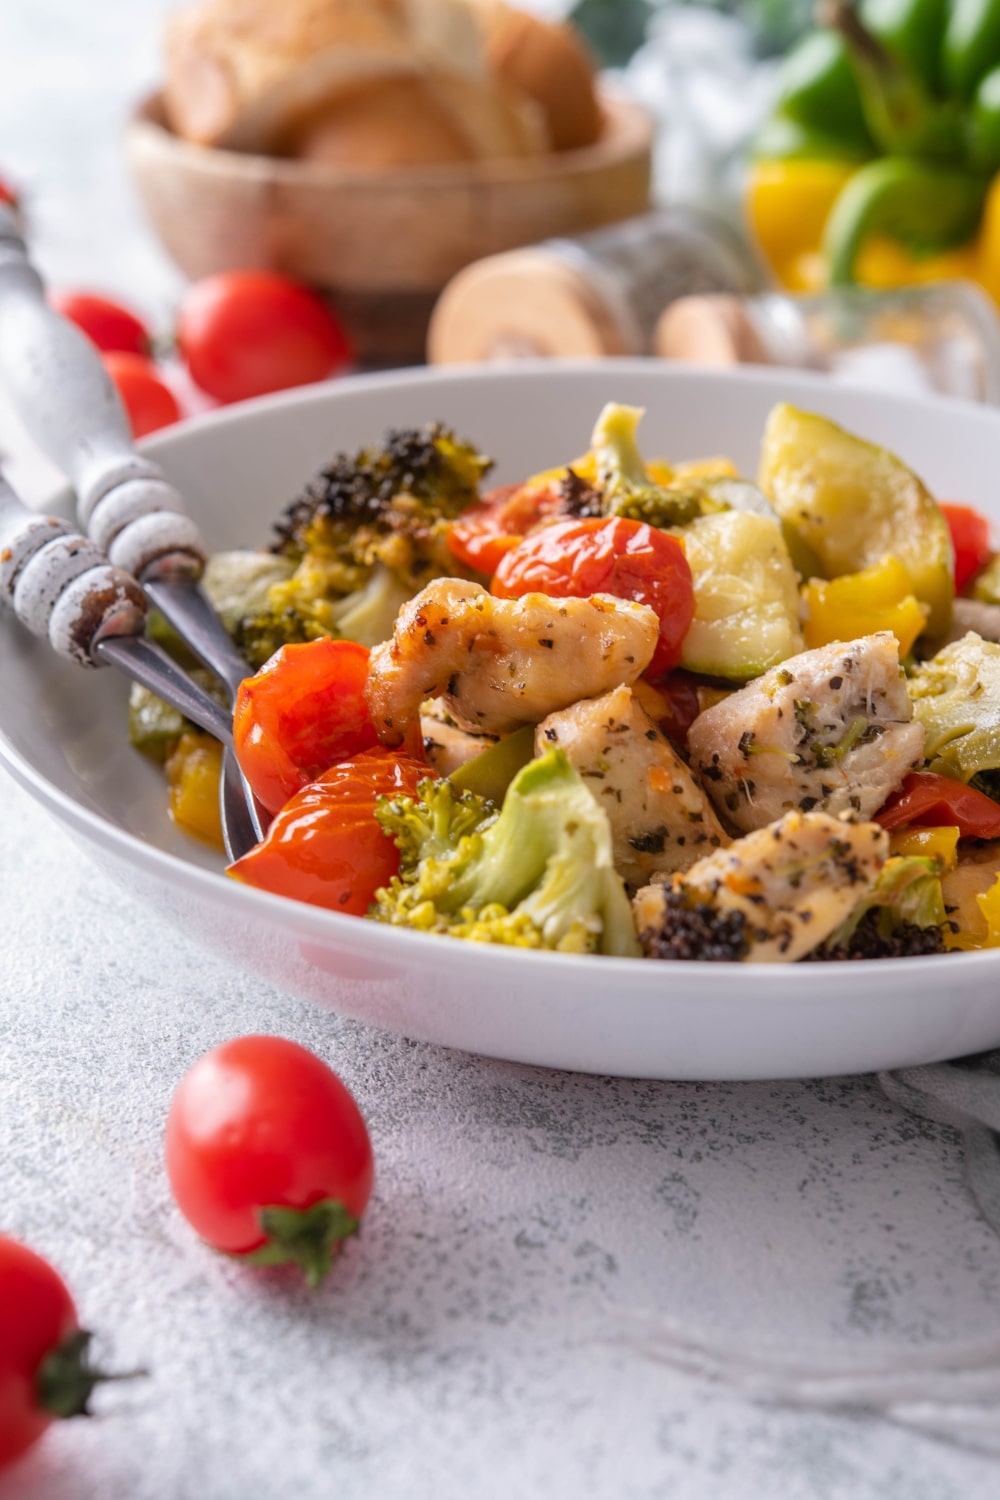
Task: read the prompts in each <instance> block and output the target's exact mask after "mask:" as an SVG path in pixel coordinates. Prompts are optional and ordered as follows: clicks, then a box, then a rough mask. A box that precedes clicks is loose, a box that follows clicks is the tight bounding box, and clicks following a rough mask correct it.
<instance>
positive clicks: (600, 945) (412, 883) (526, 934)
mask: <svg viewBox="0 0 1000 1500" xmlns="http://www.w3.org/2000/svg"><path fill="white" fill-rule="evenodd" d="M376 817H377V818H378V821H379V823H380V825H381V827H382V829H383V831H384V832H385V833H387V834H388V835H389V836H390V837H391V838H393V839H394V840H395V842H396V845H397V847H398V848H399V851H400V857H401V861H400V871H399V875H398V876H397V877H396V878H394V879H393V881H392V882H391V884H390V885H389V886H388V887H385V888H383V889H382V890H380V891H378V892H377V893H376V897H375V902H374V904H373V906H372V909H371V912H370V915H371V916H373V917H374V918H375V919H376V920H377V921H380V922H389V923H392V924H394V925H397V926H404V927H416V928H419V929H421V930H422V931H426V932H440V933H447V934H450V935H451V936H452V937H461V938H467V939H470V940H472V941H473V942H483V943H504V944H507V945H509V946H513V947H520V948H551V949H558V950H559V951H560V952H564V953H567V952H568V953H592V952H600V953H612V954H619V955H627V956H634V957H637V956H638V955H639V951H640V950H639V945H638V941H637V939H636V935H635V923H634V921H633V918H632V909H631V906H630V904H629V900H628V896H627V895H626V892H625V887H624V885H623V883H622V881H621V878H620V877H619V876H618V874H617V873H616V872H615V869H614V865H613V863H612V857H611V830H610V826H609V824H608V819H607V814H606V813H605V812H604V810H603V808H601V807H600V806H599V805H598V803H597V802H596V801H595V799H594V798H593V796H592V795H591V793H590V792H589V791H588V789H587V787H586V785H585V783H584V782H583V781H582V780H581V778H580V776H579V775H578V774H577V772H576V771H575V770H574V768H573V766H572V765H571V764H570V762H569V760H568V758H567V756H566V755H565V753H564V752H563V751H562V750H552V751H550V752H549V753H548V754H547V755H544V756H541V757H540V758H539V759H538V760H534V761H531V762H530V763H529V764H528V765H527V766H525V767H524V769H523V770H522V771H520V772H519V773H518V775H517V776H516V777H515V778H514V780H513V781H512V782H511V784H510V787H509V788H508V791H507V795H506V797H505V798H504V802H503V807H502V808H501V809H500V811H499V812H498V811H497V809H496V808H495V806H494V804H493V803H491V802H488V801H486V799H485V798H482V797H478V796H476V795H475V794H474V793H471V792H463V793H457V792H456V791H455V789H454V788H453V787H452V786H451V785H450V784H449V783H448V782H447V781H426V782H423V783H422V784H421V786H420V788H419V789H418V796H417V797H416V798H415V799H414V798H380V799H379V806H378V810H377V812H376Z"/></svg>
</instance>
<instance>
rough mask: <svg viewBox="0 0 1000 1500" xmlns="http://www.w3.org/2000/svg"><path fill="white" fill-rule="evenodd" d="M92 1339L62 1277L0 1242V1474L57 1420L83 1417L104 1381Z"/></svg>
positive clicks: (13, 1243) (0, 1238) (23, 1250)
mask: <svg viewBox="0 0 1000 1500" xmlns="http://www.w3.org/2000/svg"><path fill="white" fill-rule="evenodd" d="M89 1338H90V1336H89V1334H87V1333H85V1332H84V1331H83V1330H82V1329H81V1328H80V1323H79V1320H78V1318H77V1314H76V1308H75V1306H74V1305H73V1298H72V1297H71V1296H70V1294H69V1291H68V1290H67V1288H66V1285H65V1283H64V1281H63V1279H62V1277H61V1276H60V1275H59V1274H58V1272H57V1271H55V1270H54V1269H53V1268H52V1266H50V1265H49V1263H48V1261H46V1260H43V1259H42V1257H41V1256H40V1255H36V1254H35V1252H34V1250H29V1249H28V1247H27V1245H22V1244H20V1243H19V1242H18V1241H17V1240H12V1239H10V1238H8V1236H7V1235H0V1468H3V1467H4V1466H5V1465H6V1464H9V1463H12V1462H13V1460H14V1459H16V1458H18V1457H20V1455H21V1454H22V1453H25V1452H26V1451H27V1449H28V1448H30V1447H31V1446H32V1444H33V1443H36V1442H37V1441H38V1439H39V1438H40V1437H41V1436H42V1433H43V1432H44V1431H45V1429H46V1428H47V1427H48V1426H49V1425H50V1423H52V1422H54V1421H55V1420H56V1419H57V1418H58V1417H71V1416H78V1415H81V1414H83V1413H85V1412H86V1410H87V1402H88V1399H89V1397H90V1393H91V1391H92V1389H93V1387H94V1385H95V1384H96V1383H97V1381H98V1380H100V1379H102V1378H103V1377H101V1376H100V1375H99V1374H98V1373H97V1372H96V1371H94V1370H92V1369H90V1368H89V1366H88V1364H87V1345H88V1343H89Z"/></svg>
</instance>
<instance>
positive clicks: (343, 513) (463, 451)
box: [227, 424, 491, 667]
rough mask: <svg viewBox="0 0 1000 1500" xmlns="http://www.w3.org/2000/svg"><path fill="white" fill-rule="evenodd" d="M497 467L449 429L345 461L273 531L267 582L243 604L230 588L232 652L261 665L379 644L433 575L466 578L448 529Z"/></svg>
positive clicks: (400, 436) (260, 570) (260, 571)
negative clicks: (312, 650)
mask: <svg viewBox="0 0 1000 1500" xmlns="http://www.w3.org/2000/svg"><path fill="white" fill-rule="evenodd" d="M490 467H491V460H489V459H488V458H484V457H483V456H482V455H481V454H480V453H478V452H477V451H476V449H475V448H473V447H472V445H471V444H469V443H464V442H461V441H459V440H458V439H457V438H455V437H454V435H453V434H452V433H451V432H449V431H448V429H447V428H444V427H442V426H440V425H439V424H432V425H429V426H427V427H425V428H424V429H422V430H420V431H417V430H407V431H392V432H389V433H388V434H387V437H386V441H385V445H384V447H382V448H377V449H363V450H361V451H360V452H359V453H357V454H355V455H354V456H353V457H352V456H351V455H350V454H340V455H338V456H337V457H336V458H334V459H333V460H332V461H331V462H330V463H329V464H327V465H326V467H325V468H323V469H320V470H319V472H318V473H317V474H315V475H314V476H313V478H312V479H311V480H310V481H309V483H308V484H307V485H306V487H305V489H304V490H303V492H302V494H301V495H299V496H298V497H297V499H295V500H293V501H292V503H291V504H290V505H289V506H288V507H287V508H286V509H285V511H284V512H283V514H282V516H281V517H280V519H279V520H278V522H277V523H276V526H275V531H276V533H277V541H276V542H275V545H274V547H273V548H272V550H271V552H270V553H267V554H264V556H265V557H266V558H267V559H268V560H269V563H270V577H267V570H266V569H265V568H264V566H263V565H262V564H260V563H258V564H257V567H256V572H255V573H252V574H251V576H249V577H248V579H247V588H246V594H245V598H244V599H243V607H242V608H238V607H236V606H237V603H238V601H237V598H236V594H237V591H236V589H235V588H234V587H230V588H229V590H228V592H229V598H228V599H227V604H229V605H230V606H231V608H230V611H229V613H230V615H232V618H231V619H227V623H229V625H230V629H231V632H232V634H233V637H234V639H235V641H236V644H237V646H238V647H239V649H240V650H241V651H242V652H243V654H244V656H246V658H247V660H248V661H249V662H250V663H251V664H252V665H253V666H254V667H259V666H262V665H263V663H264V662H265V661H266V660H267V658H268V657H269V656H270V655H271V654H272V653H273V652H274V651H276V650H277V649H278V648H279V647H280V646H286V645H290V644H294V643H297V642H300V641H312V640H316V639H317V638H318V637H320V636H342V637H344V638H345V639H347V640H351V641H358V642H360V644H361V645H363V646H374V645H377V644H378V643H379V642H380V641H384V640H386V639H387V638H388V637H389V636H390V635H391V634H392V627H393V625H394V624H395V620H396V616H397V614H398V612H399V609H400V606H401V605H402V604H403V603H404V601H405V600H406V599H409V598H410V597H412V595H413V594H414V593H415V592H416V591H417V590H418V589H420V588H422V587H423V586H424V584H425V583H427V582H429V581H430V579H431V578H435V577H438V576H441V575H453V574H456V573H458V574H464V572H465V571H466V570H464V569H463V568H462V567H461V565H460V564H459V563H458V561H457V560H456V559H455V558H454V557H453V556H452V554H451V552H450V551H449V549H448V546H447V531H448V526H449V523H450V521H451V520H452V519H453V518H454V517H455V516H456V515H458V514H459V512H460V511H462V510H464V509H465V507H466V506H467V505H470V504H471V503H472V502H473V501H474V500H476V499H478V495H479V482H480V480H481V479H482V477H483V475H484V474H485V473H486V472H487V471H488V470H489V468H490Z"/></svg>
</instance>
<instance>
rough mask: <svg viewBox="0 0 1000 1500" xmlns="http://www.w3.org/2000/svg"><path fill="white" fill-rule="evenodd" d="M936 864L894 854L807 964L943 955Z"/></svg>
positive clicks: (944, 917)
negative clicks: (857, 959) (816, 961)
mask: <svg viewBox="0 0 1000 1500" xmlns="http://www.w3.org/2000/svg"><path fill="white" fill-rule="evenodd" d="M940 877H941V870H940V866H939V865H938V862H937V860H936V859H925V858H923V856H921V855H916V854H911V855H903V854H897V855H894V856H893V857H892V858H891V859H887V860H886V862H885V864H884V865H883V866H882V869H881V870H880V871H879V873H878V875H877V877H876V879H875V881H874V883H873V885H872V887H871V889H870V890H869V891H867V892H866V894H865V896H864V898H863V899H862V900H861V901H859V902H858V904H857V906H856V907H855V908H854V910H853V911H852V912H851V914H850V916H849V917H848V918H847V920H846V922H842V923H841V925H840V927H838V928H837V930H836V932H834V933H831V935H830V937H829V938H827V940H826V942H825V943H823V944H821V946H820V947H819V948H817V949H816V950H815V952H813V953H812V954H810V955H809V957H810V959H812V960H816V959H845V958H907V957H911V956H914V955H917V954H921V953H943V952H944V951H945V947H944V926H945V923H946V922H947V920H948V918H947V913H946V912H945V906H944V898H943V896H942V894H941V878H940Z"/></svg>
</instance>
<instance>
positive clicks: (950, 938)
mask: <svg viewBox="0 0 1000 1500" xmlns="http://www.w3.org/2000/svg"><path fill="white" fill-rule="evenodd" d="M976 905H977V906H978V907H979V910H980V911H981V912H982V914H983V920H984V921H985V923H986V931H985V933H976V934H975V935H973V934H972V933H969V932H949V931H948V930H947V929H945V935H944V943H945V947H946V948H961V949H962V950H963V951H965V952H967V953H968V952H971V951H972V950H974V949H977V948H1000V875H998V876H997V877H996V879H995V880H994V882H993V884H992V885H991V886H990V888H989V890H988V891H984V892H983V894H982V895H981V896H977V897H976Z"/></svg>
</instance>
